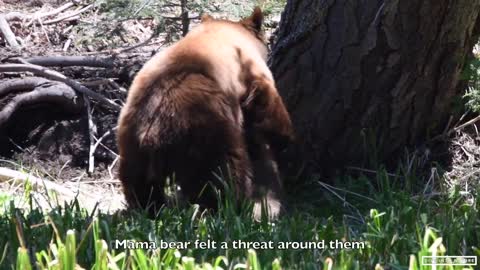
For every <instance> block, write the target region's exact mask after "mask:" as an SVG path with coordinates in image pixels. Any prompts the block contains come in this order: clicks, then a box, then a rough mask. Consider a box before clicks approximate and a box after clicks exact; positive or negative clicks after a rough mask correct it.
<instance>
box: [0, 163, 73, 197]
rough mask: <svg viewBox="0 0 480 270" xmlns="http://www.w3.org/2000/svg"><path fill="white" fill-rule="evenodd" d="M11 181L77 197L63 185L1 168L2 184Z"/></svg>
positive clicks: (0, 179)
mask: <svg viewBox="0 0 480 270" xmlns="http://www.w3.org/2000/svg"><path fill="white" fill-rule="evenodd" d="M10 179H17V180H20V181H23V182H30V183H31V184H32V186H33V187H34V189H37V188H38V186H44V187H45V188H47V189H48V190H53V191H56V192H57V193H60V194H62V195H65V196H68V197H71V198H74V197H75V196H76V194H75V193H73V192H72V191H71V190H69V189H67V188H64V187H62V186H61V185H59V184H57V183H54V182H52V181H49V180H46V179H40V178H37V177H35V176H33V175H31V174H28V173H23V172H19V171H15V170H12V169H8V168H4V167H0V182H5V181H8V180H10Z"/></svg>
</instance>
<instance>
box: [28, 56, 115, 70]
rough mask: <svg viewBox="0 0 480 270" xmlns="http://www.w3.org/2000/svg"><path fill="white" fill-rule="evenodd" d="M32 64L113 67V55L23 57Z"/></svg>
mask: <svg viewBox="0 0 480 270" xmlns="http://www.w3.org/2000/svg"><path fill="white" fill-rule="evenodd" d="M23 59H24V60H25V61H27V62H28V63H30V64H33V65H39V66H44V67H70V66H85V67H104V68H111V67H113V57H97V56H35V57H29V58H23Z"/></svg>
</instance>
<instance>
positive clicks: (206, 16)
mask: <svg viewBox="0 0 480 270" xmlns="http://www.w3.org/2000/svg"><path fill="white" fill-rule="evenodd" d="M211 20H213V17H212V16H210V15H208V14H206V13H205V14H203V15H202V17H201V22H208V21H211Z"/></svg>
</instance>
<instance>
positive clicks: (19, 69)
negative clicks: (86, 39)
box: [0, 64, 121, 111]
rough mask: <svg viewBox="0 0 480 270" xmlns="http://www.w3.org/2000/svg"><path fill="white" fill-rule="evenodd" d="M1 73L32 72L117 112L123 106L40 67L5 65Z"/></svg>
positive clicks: (58, 73) (59, 74)
mask: <svg viewBox="0 0 480 270" xmlns="http://www.w3.org/2000/svg"><path fill="white" fill-rule="evenodd" d="M0 72H31V73H33V74H35V75H38V76H42V77H45V78H48V79H51V80H55V81H59V82H63V83H65V84H66V85H68V86H70V87H72V88H73V89H75V90H76V91H78V92H80V93H82V94H85V95H87V96H89V97H91V98H93V99H94V100H97V101H99V102H100V103H101V104H103V105H105V106H107V107H109V108H111V109H113V110H115V111H120V109H121V106H120V105H118V104H116V103H115V102H113V101H112V100H110V99H108V98H106V97H104V96H102V95H100V94H98V93H96V92H94V91H92V90H90V89H89V88H87V87H85V86H83V85H81V84H80V83H78V82H77V81H74V80H72V79H70V78H67V77H66V76H65V75H63V74H62V73H60V72H57V71H54V70H51V69H47V68H44V67H42V66H38V65H32V64H4V65H0Z"/></svg>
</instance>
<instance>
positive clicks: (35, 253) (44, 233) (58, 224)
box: [0, 171, 480, 270]
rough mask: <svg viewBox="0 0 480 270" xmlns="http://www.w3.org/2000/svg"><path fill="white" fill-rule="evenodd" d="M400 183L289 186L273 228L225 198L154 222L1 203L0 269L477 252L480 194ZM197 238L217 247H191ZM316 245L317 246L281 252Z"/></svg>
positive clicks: (409, 258)
mask: <svg viewBox="0 0 480 270" xmlns="http://www.w3.org/2000/svg"><path fill="white" fill-rule="evenodd" d="M405 178H406V177H405V176H402V177H398V176H391V175H389V174H387V173H386V172H384V171H380V172H379V173H378V174H376V176H375V177H373V178H371V177H370V178H368V177H365V176H360V177H356V178H352V177H345V178H343V179H338V182H337V183H333V185H332V186H330V185H328V184H325V183H322V182H320V181H317V180H312V181H310V182H309V183H306V184H303V185H299V186H295V185H291V187H289V188H288V189H287V190H289V191H291V192H292V194H295V196H289V198H288V204H289V206H290V207H289V211H288V213H287V214H286V215H284V216H283V217H282V218H281V219H279V220H278V221H276V222H274V223H269V222H267V221H262V222H254V221H252V219H251V218H250V216H251V208H252V207H251V205H245V206H244V207H243V208H242V209H241V211H239V212H238V211H235V210H234V209H233V208H232V206H231V205H232V204H231V200H230V199H229V198H228V196H227V198H225V199H224V200H223V204H222V205H221V207H220V210H219V211H217V212H216V213H210V212H201V211H199V209H198V208H197V207H195V206H191V207H189V208H164V209H162V211H161V212H160V213H159V216H158V217H157V218H156V219H155V220H150V219H147V218H145V216H144V215H143V214H142V213H138V212H122V213H115V214H112V215H110V214H103V213H98V214H93V213H89V212H87V211H86V210H84V209H82V208H81V206H80V205H79V204H78V203H77V202H72V203H71V204H66V205H63V206H59V207H57V208H55V209H54V210H52V211H50V212H48V213H45V211H43V210H42V209H39V208H36V207H35V206H34V203H33V202H32V204H31V205H32V206H31V209H30V211H27V212H24V211H20V210H19V209H17V208H16V207H15V205H14V204H13V203H5V202H3V201H2V202H3V205H1V207H3V208H4V209H5V210H4V211H0V213H2V214H0V269H35V268H37V269H76V268H75V266H76V265H79V266H81V267H83V268H85V269H382V268H385V269H412V270H413V269H431V268H429V267H426V266H421V265H420V263H419V262H420V260H421V256H425V255H432V254H437V255H442V254H443V255H476V256H480V249H479V247H480V244H479V243H480V217H479V214H478V209H479V207H480V203H479V201H478V195H479V193H480V192H478V191H477V192H473V191H470V193H469V194H465V192H462V191H460V190H459V189H456V190H452V191H449V192H441V193H440V194H434V195H433V196H431V195H430V194H428V193H427V194H424V192H423V191H424V190H427V188H424V187H423V185H420V183H424V182H423V181H422V180H421V179H410V181H412V182H414V183H417V185H416V186H415V185H413V187H412V186H411V185H409V187H410V188H406V185H405V182H406V181H405ZM342 187H343V188H342ZM347 187H348V188H347ZM415 190H419V192H415ZM412 194H413V195H412ZM467 195H468V196H469V197H468V198H467ZM116 239H118V240H136V241H155V242H156V243H157V244H158V245H159V244H160V243H162V242H163V243H165V242H190V247H189V248H187V249H179V250H176V249H156V250H148V249H134V250H125V249H124V248H119V249H115V248H114V243H115V240H116ZM196 240H198V242H208V241H210V243H212V242H213V241H215V242H216V244H217V245H216V248H205V249H201V248H195V247H194V244H195V241H196ZM238 240H242V241H244V242H260V243H259V245H260V244H262V243H263V244H265V245H266V244H267V243H268V242H269V241H271V244H272V245H273V246H274V247H276V248H274V249H257V250H252V249H248V248H244V249H233V248H232V245H233V242H234V241H238ZM322 240H324V241H325V242H324V243H325V245H326V248H323V249H321V248H320V249H292V248H288V249H280V248H278V245H279V244H281V243H287V242H290V243H291V242H310V241H312V242H320V241H322ZM335 240H338V241H349V242H353V241H356V242H359V243H363V244H364V248H362V249H332V248H330V247H329V246H328V244H329V242H330V241H335ZM222 242H225V243H226V244H227V245H229V248H227V249H224V248H222V247H221V244H222ZM225 243H223V244H225ZM322 267H323V268H322ZM330 267H332V268H330ZM437 269H439V270H440V269H463V268H460V267H456V268H454V267H438V268H437ZM466 269H473V268H466Z"/></svg>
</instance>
